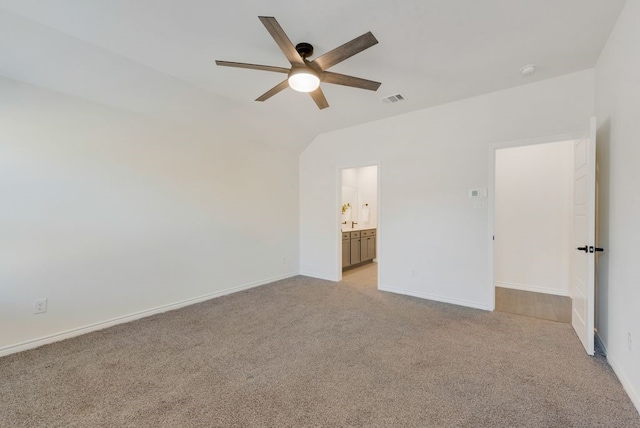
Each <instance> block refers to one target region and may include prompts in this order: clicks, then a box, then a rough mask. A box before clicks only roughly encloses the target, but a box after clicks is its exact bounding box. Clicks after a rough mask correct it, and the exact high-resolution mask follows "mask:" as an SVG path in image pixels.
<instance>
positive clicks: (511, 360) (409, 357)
mask: <svg viewBox="0 0 640 428" xmlns="http://www.w3.org/2000/svg"><path fill="white" fill-rule="evenodd" d="M0 426H2V427H12V428H13V427H252V426H255V427H305V426H328V427H344V426H367V427H640V417H639V415H638V413H637V412H636V410H635V408H634V407H633V405H632V403H631V402H630V400H629V398H628V397H627V396H626V394H625V393H624V391H623V389H622V386H621V385H620V383H619V382H618V380H617V379H616V376H615V375H614V373H613V372H612V370H611V368H610V367H609V366H608V364H607V362H606V360H605V359H604V358H603V357H589V356H587V355H586V354H585V353H584V351H583V349H582V346H581V345H580V343H579V341H578V339H577V338H576V336H575V335H574V333H573V332H572V330H571V326H570V325H567V324H562V323H557V322H551V321H545V320H541V319H535V318H528V317H523V316H518V315H512V314H507V313H497V312H495V313H489V312H484V311H480V310H474V309H468V308H463V307H457V306H453V305H447V304H441V303H435V302H430V301H426V300H421V299H416V298H412V297H406V296H400V295H394V294H388V293H383V292H380V291H377V290H376V288H375V272H373V273H372V272H371V271H367V269H362V270H360V271H357V270H356V271H354V272H350V273H349V274H346V275H345V278H344V280H343V282H342V283H339V284H335V283H331V282H327V281H322V280H315V279H310V278H306V277H295V278H291V279H287V280H283V281H279V282H276V283H273V284H270V285H266V286H262V287H259V288H255V289H252V290H248V291H244V292H240V293H237V294H234V295H230V296H226V297H222V298H218V299H214V300H211V301H208V302H204V303H201V304H197V305H193V306H190V307H187V308H183V309H180V310H176V311H172V312H168V313H165V314H161V315H156V316H152V317H148V318H145V319H142V320H139V321H136V322H132V323H129V324H125V325H119V326H115V327H112V328H109V329H105V330H102V331H99V332H94V333H90V334H87V335H84V336H80V337H77V338H74V339H69V340H66V341H63V342H58V343H55V344H51V345H47V346H44V347H41V348H38V349H35V350H31V351H28V352H23V353H20V354H15V355H11V356H8V357H4V358H1V359H0Z"/></svg>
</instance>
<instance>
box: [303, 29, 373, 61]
mask: <svg viewBox="0 0 640 428" xmlns="http://www.w3.org/2000/svg"><path fill="white" fill-rule="evenodd" d="M376 44H378V40H377V39H376V38H375V37H374V36H373V34H371V31H369V32H368V33H366V34H363V35H362V36H360V37H356V38H355V39H353V40H351V41H350V42H347V43H345V44H344V45H342V46H339V47H337V48H335V49H334V50H332V51H330V52H327V53H326V54H324V55H322V56H319V57H318V58H316V59H314V60H313V61H312V62H313V63H315V64H317V65H318V66H319V67H320V68H321V69H322V70H326V69H328V68H329V67H332V66H334V65H336V64H338V63H339V62H342V61H344V60H345V59H347V58H351V57H352V56H354V55H355V54H357V53H360V52H362V51H363V50H365V49H368V48H370V47H371V46H373V45H376Z"/></svg>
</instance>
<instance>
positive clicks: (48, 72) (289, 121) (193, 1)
mask: <svg viewBox="0 0 640 428" xmlns="http://www.w3.org/2000/svg"><path fill="white" fill-rule="evenodd" d="M624 2H625V0H482V1H479V0H407V1H388V0H347V1H345V0H325V1H323V2H302V1H296V2H294V1H290V0H289V1H285V0H268V1H266V0H236V1H233V2H231V1H211V0H180V1H178V0H137V1H131V0H0V8H2V9H0V75H3V76H6V77H9V78H12V79H16V80H20V81H24V82H27V83H31V84H35V85H38V86H42V87H46V88H50V89H53V90H56V91H60V92H64V93H69V94H72V95H76V96H79V97H82V98H85V99H88V100H92V101H95V102H99V103H103V104H108V105H112V106H116V107H119V108H123V109H126V110H132V111H136V112H141V113H144V114H148V115H153V116H158V117H163V118H170V119H177V120H201V121H204V122H206V121H211V118H212V117H216V118H221V117H222V118H225V120H227V121H228V123H235V124H236V126H247V124H249V123H250V124H253V125H254V127H257V128H258V129H260V130H266V131H267V132H273V133H274V135H277V134H278V130H279V129H284V128H286V129H288V131H292V132H293V134H292V135H294V138H293V139H291V138H290V139H289V140H290V141H284V139H283V142H282V144H283V145H291V146H292V147H293V148H295V149H296V150H300V149H302V148H304V147H305V146H306V145H307V144H308V143H309V142H310V141H311V139H312V138H313V137H314V136H315V135H317V134H318V133H321V132H326V131H330V130H335V129H339V128H344V127H347V126H352V125H355V124H358V123H363V122H368V121H372V120H376V119H380V118H383V117H388V116H393V115H397V114H401V113H404V112H407V111H412V110H417V109H421V108H426V107H430V106H434V105H438V104H443V103H447V102H451V101H455V100H459V99H463V98H467V97H471V96H475V95H480V94H483V93H488V92H492V91H496V90H500V89H505V88H509V87H513V86H517V85H521V84H523V83H528V82H532V81H535V80H540V79H545V78H549V77H553V76H558V75H562V74H566V73H571V72H574V71H578V70H583V69H586V68H590V67H592V66H593V65H594V64H595V62H596V60H597V58H598V55H599V53H600V51H601V49H602V47H603V46H604V44H605V42H606V39H607V37H608V35H609V33H610V31H611V29H612V27H613V25H614V23H615V20H616V19H617V16H618V14H619V13H620V11H621V9H622V7H623V5H624ZM259 15H266V16H275V17H276V18H277V19H278V21H279V23H280V25H281V26H282V27H283V29H284V30H285V32H286V33H287V34H288V35H289V37H290V39H291V41H292V42H293V43H294V44H295V43H298V42H301V41H306V42H309V43H311V44H313V45H314V48H315V54H314V57H315V56H319V55H321V54H323V53H325V52H327V51H329V50H331V49H333V48H335V47H337V46H339V45H341V44H343V43H345V42H347V41H349V40H351V39H353V38H355V37H357V36H359V35H361V34H363V33H365V32H367V31H371V32H373V34H374V35H375V36H376V38H377V39H378V40H379V42H380V43H379V44H378V45H376V46H373V47H372V48H370V49H368V50H366V51H364V52H362V53H360V54H358V55H356V56H354V57H352V58H350V59H348V60H346V61H344V62H343V63H340V64H338V65H336V66H335V67H333V68H332V69H331V71H335V72H339V73H344V74H349V75H353V76H358V77H363V78H366V79H370V80H376V81H380V82H382V86H381V87H380V89H379V90H378V91H377V92H371V91H365V90H361V89H353V88H348V87H343V86H336V85H330V84H323V90H324V92H325V95H326V97H327V100H328V102H329V105H330V108H328V109H325V110H322V111H321V110H318V109H317V107H316V106H315V104H314V103H313V101H312V100H311V98H310V97H309V96H308V95H306V94H301V93H297V92H294V91H293V90H290V89H287V90H285V91H283V92H281V93H279V94H277V95H275V96H274V97H273V98H271V99H270V100H268V101H266V102H264V103H258V102H255V101H253V100H254V99H255V98H256V97H258V96H259V95H261V94H262V93H264V92H265V91H266V90H268V89H270V88H271V87H272V86H274V85H275V84H277V83H279V82H280V81H281V80H283V78H284V75H282V74H277V73H268V72H262V71H255V70H244V69H234V68H226V67H217V66H216V65H215V62H214V61H215V60H216V59H221V60H227V61H237V62H249V63H256V64H266V65H275V66H283V67H287V66H288V62H287V61H286V59H285V58H284V56H283V54H282V53H281V51H280V50H279V48H278V47H277V45H276V44H275V42H274V41H273V39H272V38H271V37H270V36H269V34H268V33H267V31H266V30H265V28H264V27H263V26H262V24H261V23H260V21H259V20H258V16H259ZM529 63H535V64H538V66H539V69H538V72H537V73H536V74H535V75H534V76H531V77H528V78H524V77H522V76H521V75H520V72H519V70H520V67H522V66H523V65H525V64H529ZM396 93H402V94H403V95H404V96H405V97H406V101H404V102H402V103H398V104H392V105H387V104H382V103H381V102H380V98H381V97H384V96H388V95H392V94H396Z"/></svg>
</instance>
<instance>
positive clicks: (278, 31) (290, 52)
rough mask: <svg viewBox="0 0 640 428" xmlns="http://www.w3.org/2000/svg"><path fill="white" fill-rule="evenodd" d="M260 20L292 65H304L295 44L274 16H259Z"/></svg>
mask: <svg viewBox="0 0 640 428" xmlns="http://www.w3.org/2000/svg"><path fill="white" fill-rule="evenodd" d="M258 18H259V19H260V21H261V22H262V24H263V25H264V26H265V28H266V29H267V31H268V32H269V34H271V37H273V40H275V41H276V43H277V44H278V46H279V47H280V50H281V51H282V53H283V54H284V56H286V57H287V59H288V60H289V62H290V63H291V65H304V61H303V60H302V57H301V56H300V54H299V53H298V51H297V50H296V47H295V46H293V43H291V40H289V37H288V36H287V34H286V33H285V32H284V30H283V29H282V27H281V26H280V24H278V21H276V19H275V18H274V17H273V16H259V17H258Z"/></svg>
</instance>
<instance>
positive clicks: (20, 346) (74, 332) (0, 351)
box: [0, 272, 298, 357]
mask: <svg viewBox="0 0 640 428" xmlns="http://www.w3.org/2000/svg"><path fill="white" fill-rule="evenodd" d="M297 275H298V273H297V272H292V273H288V274H285V275H280V276H277V277H273V278H269V279H265V280H262V281H256V282H252V283H249V284H243V285H239V286H236V287H231V288H227V289H225V290H221V291H216V292H214V293H209V294H205V295H203V296H199V297H194V298H191V299H185V300H181V301H179V302H175V303H170V304H167V305H162V306H157V307H155V308H151V309H145V310H143V311H140V312H135V313H133V314H129V315H123V316H121V317H116V318H112V319H109V320H105V321H100V322H97V323H93V324H89V325H85V326H82V327H77V328H73V329H70V330H66V331H62V332H59V333H54V334H51V335H48V336H44V337H40V338H37V339H33V340H28V341H26V342H21V343H17V344H15V345H9V346H4V347H2V348H0V357H4V356H6V355H10V354H15V353H17V352H22V351H26V350H28V349H33V348H37V347H39V346H42V345H47V344H49V343H53V342H59V341H61V340H65V339H69V338H72V337H76V336H80V335H82V334H86V333H91V332H92V331H97V330H103V329H105V328H107V327H112V326H114V325H118V324H124V323H127V322H131V321H135V320H137V319H140V318H144V317H148V316H151V315H156V314H160V313H163V312H167V311H172V310H174V309H179V308H183V307H185V306H189V305H193V304H196V303H200V302H204V301H206V300H211V299H215V298H216V297H221V296H226V295H228V294H233V293H237V292H239V291H243V290H248V289H250V288H254V287H259V286H261V285H265V284H269V283H272V282H275V281H279V280H281V279H286V278H291V277H294V276H297Z"/></svg>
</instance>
